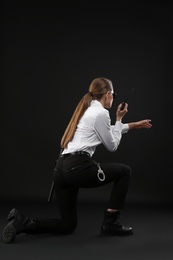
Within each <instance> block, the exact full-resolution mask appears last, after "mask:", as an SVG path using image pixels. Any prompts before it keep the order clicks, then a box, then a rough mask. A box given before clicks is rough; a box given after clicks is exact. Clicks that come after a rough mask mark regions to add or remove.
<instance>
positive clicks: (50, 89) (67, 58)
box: [0, 1, 173, 204]
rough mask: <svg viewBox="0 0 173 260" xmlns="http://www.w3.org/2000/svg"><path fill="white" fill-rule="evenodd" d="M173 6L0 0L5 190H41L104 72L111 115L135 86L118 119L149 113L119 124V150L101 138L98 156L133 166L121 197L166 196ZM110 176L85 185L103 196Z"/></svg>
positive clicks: (23, 194)
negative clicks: (123, 127) (127, 125)
mask: <svg viewBox="0 0 173 260" xmlns="http://www.w3.org/2000/svg"><path fill="white" fill-rule="evenodd" d="M172 8H173V5H172V4H171V1H170V2H169V1H168V2H166V1H162V2H158V3H157V2H156V3H155V2H152V1H149V3H147V2H141V1H140V3H138V4H136V3H135V2H133V1H131V2H128V3H124V4H120V3H119V4H111V5H102V4H99V6H97V5H91V4H83V5H82V4H81V5H80V4H79V5H78V6H77V5H76V6H75V5H73V7H70V6H69V7H63V6H59V7H58V6H56V7H53V6H51V7H48V6H46V5H45V6H44V5H43V4H42V6H41V7H40V6H32V7H31V6H29V4H28V5H27V3H25V4H23V6H22V5H17V4H16V2H15V1H14V2H13V3H11V4H10V3H8V2H7V1H6V2H4V3H3V7H2V9H1V15H2V26H1V39H2V40H1V44H2V45H1V47H2V48H1V51H2V59H1V62H2V63H1V66H2V67H1V68H2V69H1V72H2V76H1V96H2V109H1V113H2V116H1V148H2V153H1V181H0V199H1V200H18V199H24V200H42V199H43V200H46V199H47V196H48V193H49V188H50V184H51V179H52V171H53V167H54V164H55V160H56V159H57V156H58V153H59V150H60V149H59V144H60V140H61V136H62V134H63V132H64V130H65V127H66V126H67V123H68V121H69V119H70V117H71V115H72V112H73V110H74V108H75V106H76V105H77V103H78V101H79V100H80V99H81V97H82V96H83V95H84V94H85V93H86V92H87V91H88V86H89V84H90V82H91V80H92V79H93V78H95V77H97V76H104V77H108V78H110V79H111V80H112V81H113V84H114V89H115V91H116V92H117V93H118V96H117V99H116V100H115V102H114V104H113V107H112V109H111V110H110V114H111V117H112V122H114V121H115V111H116V108H117V105H118V104H119V103H120V102H121V101H122V100H123V99H124V98H125V97H126V94H127V93H128V92H129V91H130V89H132V88H135V92H134V93H133V95H132V96H131V97H130V99H129V109H128V114H127V115H126V117H125V118H124V121H123V122H130V121H135V120H139V119H145V118H151V119H152V124H153V127H152V129H150V130H146V129H142V130H134V131H130V132H129V133H128V134H125V135H124V136H123V139H122V141H121V145H120V147H119V149H118V150H117V151H116V152H115V153H110V152H108V151H107V150H106V149H105V148H104V147H102V146H100V147H98V148H97V150H96V153H95V155H94V158H95V159H96V160H98V161H104V162H109V161H118V162H123V163H126V164H129V165H130V166H131V167H132V169H133V178H132V181H131V185H130V188H129V194H128V197H127V200H129V201H132V202H147V203H150V202H153V203H166V204H170V203H172V201H173V195H172V186H173V174H172V169H171V168H172V167H171V162H172V145H173V142H172V133H171V130H172V128H171V120H172V117H171V110H172V104H171V103H172V101H171V100H172V98H171V95H172V94H171V88H172V43H173V41H172V29H173V27H172V23H173V16H172V15H173V14H172ZM108 186H109V185H107V186H106V187H104V188H99V189H93V190H92V191H91V190H90V191H81V192H83V194H84V196H86V197H87V198H90V197H91V196H92V197H93V196H95V198H97V196H98V197H99V196H100V195H103V197H107V195H108V194H109V193H106V192H107V190H108ZM105 194H106V195H105Z"/></svg>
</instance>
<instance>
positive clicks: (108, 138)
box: [94, 110, 128, 152]
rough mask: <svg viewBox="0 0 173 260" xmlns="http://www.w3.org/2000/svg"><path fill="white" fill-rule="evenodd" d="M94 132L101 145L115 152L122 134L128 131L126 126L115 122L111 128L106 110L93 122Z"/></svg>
mask: <svg viewBox="0 0 173 260" xmlns="http://www.w3.org/2000/svg"><path fill="white" fill-rule="evenodd" d="M94 128H95V132H96V135H97V136H98V138H99V139H100V141H101V142H102V143H103V145H104V146H105V147H106V148H107V149H108V150H109V151H111V152H114V151H116V150H117V148H118V146H119V144H120V141H121V138H122V132H127V131H128V125H126V124H122V123H121V122H119V121H117V122H116V123H115V125H114V126H111V120H110V116H109V112H108V111H107V110H105V111H103V112H102V113H100V114H99V115H98V116H97V117H96V120H95V124H94Z"/></svg>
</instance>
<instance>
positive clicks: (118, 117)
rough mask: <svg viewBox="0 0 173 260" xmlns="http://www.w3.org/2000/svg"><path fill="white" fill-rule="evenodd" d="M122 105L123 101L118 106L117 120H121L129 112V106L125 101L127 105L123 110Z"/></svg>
mask: <svg viewBox="0 0 173 260" xmlns="http://www.w3.org/2000/svg"><path fill="white" fill-rule="evenodd" d="M121 106H122V103H121V104H119V106H118V108H117V112H116V121H121V120H122V118H123V116H125V114H126V113H127V112H128V110H127V108H128V104H127V103H125V107H124V109H123V110H121Z"/></svg>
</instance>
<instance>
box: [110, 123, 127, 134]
mask: <svg viewBox="0 0 173 260" xmlns="http://www.w3.org/2000/svg"><path fill="white" fill-rule="evenodd" d="M121 124H122V131H121V133H122V134H125V133H127V132H128V131H129V125H128V124H123V123H121ZM114 127H115V125H111V128H112V129H113V128H114Z"/></svg>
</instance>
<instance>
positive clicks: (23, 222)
mask: <svg viewBox="0 0 173 260" xmlns="http://www.w3.org/2000/svg"><path fill="white" fill-rule="evenodd" d="M7 221H8V224H7V225H6V226H5V227H4V229H3V232H2V239H3V241H4V243H7V244H9V243H12V242H13V241H14V240H15V238H16V236H17V235H18V234H20V233H25V232H26V233H27V232H28V233H29V232H30V231H32V230H34V229H35V227H36V224H35V222H34V221H33V220H32V219H31V218H29V217H25V216H24V215H23V214H21V213H20V212H19V211H18V210H17V209H15V208H14V209H12V210H11V211H10V213H9V214H8V217H7Z"/></svg>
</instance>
